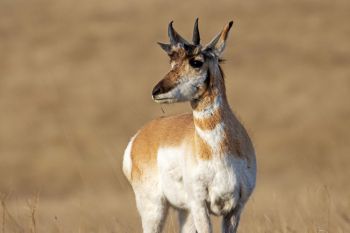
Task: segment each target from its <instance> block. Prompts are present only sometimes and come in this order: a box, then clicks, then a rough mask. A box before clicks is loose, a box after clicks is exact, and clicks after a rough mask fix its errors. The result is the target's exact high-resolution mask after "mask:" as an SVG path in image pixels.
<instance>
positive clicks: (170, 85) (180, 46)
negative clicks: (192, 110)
mask: <svg viewBox="0 0 350 233" xmlns="http://www.w3.org/2000/svg"><path fill="white" fill-rule="evenodd" d="M232 24H233V22H232V21H231V22H229V23H228V24H227V25H226V26H225V27H224V28H223V30H222V31H221V32H220V33H219V34H218V35H217V36H215V37H214V39H213V40H212V41H211V42H209V44H207V45H206V46H202V45H201V44H200V35H199V30H198V19H196V22H195V24H194V29H193V38H192V43H189V42H187V41H186V40H185V39H184V38H182V37H181V36H180V35H179V34H178V33H177V32H176V31H175V30H174V28H173V22H170V24H169V27H168V36H169V39H170V44H163V43H158V44H159V45H160V47H161V48H162V49H163V50H164V51H165V52H166V53H167V54H168V55H169V57H170V64H171V70H170V71H169V73H167V74H166V75H165V77H164V78H163V79H162V80H161V81H160V82H159V83H158V84H157V85H156V86H155V87H154V88H153V91H152V97H153V99H154V100H155V102H157V103H175V102H183V101H195V100H198V99H200V98H201V97H202V96H203V94H204V93H206V92H208V91H210V89H211V88H213V86H214V83H215V80H213V79H214V78H215V77H214V76H215V75H212V74H214V73H216V72H217V70H219V69H220V68H219V61H220V56H221V54H222V52H223V51H224V48H225V43H226V39H227V35H228V32H229V31H230V28H231V26H232ZM221 78H222V77H221Z"/></svg>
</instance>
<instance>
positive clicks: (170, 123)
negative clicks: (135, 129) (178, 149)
mask: <svg viewBox="0 0 350 233" xmlns="http://www.w3.org/2000/svg"><path fill="white" fill-rule="evenodd" d="M193 133H194V125H193V117H192V114H182V115H176V116H170V117H161V118H158V119H155V120H153V121H151V122H149V123H148V124H146V125H145V126H144V127H143V128H142V129H141V130H140V131H139V133H138V134H137V136H136V137H135V139H134V142H133V146H132V148H131V160H132V171H131V179H132V180H133V181H134V180H139V179H140V178H141V177H142V174H143V173H144V172H145V169H146V168H147V169H149V168H155V165H156V161H157V150H158V148H159V147H161V146H178V145H180V144H181V143H182V142H183V141H185V140H187V142H189V143H192V142H193Z"/></svg>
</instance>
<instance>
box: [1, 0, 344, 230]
mask: <svg viewBox="0 0 350 233" xmlns="http://www.w3.org/2000/svg"><path fill="white" fill-rule="evenodd" d="M349 12H350V3H349V1H348V0H335V1H331V0H318V1H316V0H293V1H278V0H265V1H258V0H246V1H244V0H239V1H238V0H237V1H209V0H205V1H191V2H190V1H161V0H151V1H136V0H131V1H118V0H114V1H112V0H104V1H98V0H84V1H83V0H75V1H68V0H59V1H58V0H56V1H45V0H31V1H28V0H27V1H25V0H0V111H1V113H0V193H1V194H0V195H1V196H0V197H1V203H2V204H1V209H0V210H1V212H0V213H1V220H0V223H1V225H0V229H1V232H2V233H5V232H101V233H104V232H120V233H132V232H140V229H141V228H140V227H141V226H140V219H139V217H138V215H137V212H136V207H135V202H134V197H133V193H132V190H131V188H130V186H129V185H128V183H127V181H126V179H125V178H124V176H123V174H122V172H121V161H122V155H123V151H124V149H125V147H126V145H127V142H128V140H129V138H130V137H131V136H132V135H133V134H134V133H135V132H136V131H137V129H138V128H140V127H141V126H142V125H143V124H144V123H146V122H147V121H149V120H150V119H152V118H154V117H157V116H161V115H169V114H172V113H177V112H184V111H189V110H190V108H189V106H188V104H176V105H163V106H162V108H163V109H164V111H165V113H163V112H162V110H161V106H160V105H158V104H155V103H154V102H153V101H152V100H151V90H152V88H153V86H154V85H155V84H156V83H157V82H158V81H159V80H160V79H162V77H163V76H164V74H166V72H167V71H168V70H169V64H168V58H167V56H166V55H165V54H164V53H163V51H162V50H161V49H160V48H159V47H158V45H157V44H156V42H157V41H162V42H167V41H168V38H167V32H166V30H167V24H168V23H169V21H171V20H174V26H175V29H176V30H177V31H179V32H180V33H181V34H182V35H183V36H185V37H186V38H190V36H191V35H192V28H193V23H194V20H195V18H196V17H199V27H200V32H201V36H202V43H205V42H208V41H209V40H210V39H211V38H212V37H213V36H214V35H215V34H216V33H217V32H219V31H220V30H221V29H222V27H223V25H224V24H226V23H227V22H228V21H229V20H231V19H233V20H234V21H235V24H234V27H233V30H232V32H231V35H230V37H229V39H228V44H227V47H226V52H225V54H224V58H225V59H226V60H227V61H226V62H225V64H224V65H223V69H224V71H225V73H226V84H227V92H228V97H229V101H230V104H231V107H232V108H233V110H234V111H235V112H236V114H237V115H238V116H239V118H240V119H241V120H242V121H243V123H244V124H245V126H246V128H247V129H248V131H249V132H250V135H251V137H252V139H253V142H254V144H255V147H256V152H257V159H258V180H257V188H256V191H255V193H254V194H253V196H252V198H251V200H250V201H249V203H248V205H247V207H246V209H245V211H244V213H243V216H242V221H241V225H240V229H239V231H240V232H247V233H250V232H257V233H260V232H261V233H262V232H268V233H270V232H298V233H299V232H334V233H338V232H339V233H343V232H350V183H349V178H350V154H349V153H350V142H349V136H350V107H349V106H350V104H349V100H350V27H349V22H350V14H349ZM215 222H216V224H215V229H216V230H217V229H218V225H219V224H218V221H217V220H215ZM176 225H177V220H176V218H175V216H174V215H173V214H171V215H170V216H169V218H168V225H167V232H175V231H174V229H176ZM216 232H218V231H216Z"/></svg>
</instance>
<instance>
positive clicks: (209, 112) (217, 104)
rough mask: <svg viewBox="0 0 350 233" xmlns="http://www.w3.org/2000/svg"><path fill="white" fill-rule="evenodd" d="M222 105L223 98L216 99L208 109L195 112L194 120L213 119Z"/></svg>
mask: <svg viewBox="0 0 350 233" xmlns="http://www.w3.org/2000/svg"><path fill="white" fill-rule="evenodd" d="M221 105H222V97H221V96H217V97H215V99H214V102H213V104H212V105H210V106H208V107H207V108H205V109H203V110H201V111H193V116H194V118H197V119H203V118H208V117H211V116H213V115H214V113H215V112H216V111H217V110H218V109H219V107H220V106H221Z"/></svg>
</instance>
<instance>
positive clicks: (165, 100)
mask: <svg viewBox="0 0 350 233" xmlns="http://www.w3.org/2000/svg"><path fill="white" fill-rule="evenodd" d="M152 99H153V100H154V102H156V103H158V104H170V103H174V102H175V99H174V98H167V97H161V96H154V95H152Z"/></svg>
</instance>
